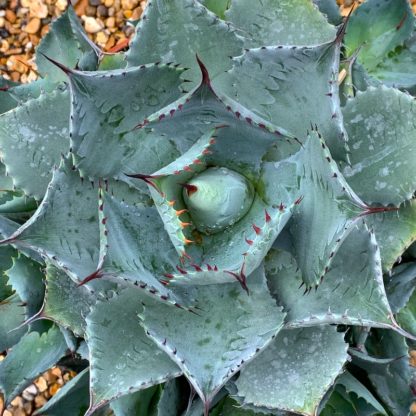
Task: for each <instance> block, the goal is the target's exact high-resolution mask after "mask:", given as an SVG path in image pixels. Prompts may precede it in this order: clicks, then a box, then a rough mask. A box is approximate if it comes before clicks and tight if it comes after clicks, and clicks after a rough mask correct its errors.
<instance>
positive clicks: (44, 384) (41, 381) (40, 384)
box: [35, 377, 48, 393]
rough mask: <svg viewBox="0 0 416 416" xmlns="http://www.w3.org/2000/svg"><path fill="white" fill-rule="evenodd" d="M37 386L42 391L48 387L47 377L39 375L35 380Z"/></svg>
mask: <svg viewBox="0 0 416 416" xmlns="http://www.w3.org/2000/svg"><path fill="white" fill-rule="evenodd" d="M35 386H36V387H37V388H38V390H39V391H40V392H41V393H43V392H44V391H45V390H46V389H47V388H48V383H47V382H46V380H45V377H39V378H38V379H37V380H36V381H35Z"/></svg>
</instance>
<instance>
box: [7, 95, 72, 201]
mask: <svg viewBox="0 0 416 416" xmlns="http://www.w3.org/2000/svg"><path fill="white" fill-rule="evenodd" d="M0 149H1V152H2V161H3V163H4V164H5V166H6V169H7V172H8V174H9V175H10V176H11V177H12V179H13V184H14V185H15V186H16V187H17V188H18V189H21V190H22V191H23V192H24V193H25V194H26V195H29V196H33V197H34V198H35V199H37V200H40V199H42V198H43V196H44V194H45V190H46V188H47V186H48V183H49V182H50V180H51V177H52V170H53V166H54V164H56V163H58V162H59V158H60V156H61V154H66V153H67V152H68V150H69V94H68V91H66V90H63V91H61V90H56V91H54V92H52V93H50V94H49V93H48V94H41V95H40V97H39V98H36V99H31V100H29V101H27V102H25V103H23V104H21V105H19V106H18V107H16V108H14V109H13V110H11V111H9V112H7V113H5V114H3V115H1V116H0Z"/></svg>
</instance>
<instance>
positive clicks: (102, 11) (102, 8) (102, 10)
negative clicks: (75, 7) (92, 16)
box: [97, 4, 108, 17]
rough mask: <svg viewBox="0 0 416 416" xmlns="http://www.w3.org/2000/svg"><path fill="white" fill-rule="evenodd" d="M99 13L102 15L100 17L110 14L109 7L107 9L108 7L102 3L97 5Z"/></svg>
mask: <svg viewBox="0 0 416 416" xmlns="http://www.w3.org/2000/svg"><path fill="white" fill-rule="evenodd" d="M97 15H98V16H100V17H107V16H108V9H107V7H105V6H103V5H102V4H100V5H99V6H98V7H97Z"/></svg>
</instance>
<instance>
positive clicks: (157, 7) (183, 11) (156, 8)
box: [127, 0, 242, 85]
mask: <svg viewBox="0 0 416 416" xmlns="http://www.w3.org/2000/svg"><path fill="white" fill-rule="evenodd" d="M172 34H174V35H173V36H172ZM218 45H221V47H220V48H219V47H218ZM241 52H242V41H241V39H240V37H239V36H237V35H236V31H235V29H234V28H233V27H232V26H231V25H229V24H227V22H224V21H222V20H220V19H219V18H218V17H217V16H216V15H215V14H214V13H212V12H210V11H209V10H207V9H206V8H205V7H204V6H202V5H201V4H200V3H198V2H197V1H196V0H174V1H149V2H148V3H147V6H146V9H145V12H144V14H143V16H142V19H141V21H140V22H139V24H138V25H137V29H136V35H135V37H134V38H133V41H132V42H131V44H130V50H129V52H128V53H127V62H128V64H129V66H138V65H142V64H148V63H151V62H159V61H162V62H163V63H168V62H175V63H177V64H180V65H183V66H185V67H188V68H190V69H191V71H188V72H187V73H186V77H187V78H188V79H190V80H192V81H193V83H194V85H195V84H196V83H197V82H198V80H199V79H200V72H199V69H198V64H197V61H196V55H198V57H199V58H200V59H202V61H203V62H206V64H207V66H208V69H209V71H210V74H211V76H212V78H215V77H216V76H217V75H219V74H221V73H222V72H224V71H226V70H227V69H229V68H230V67H231V62H230V58H229V57H230V56H237V55H240V54H241Z"/></svg>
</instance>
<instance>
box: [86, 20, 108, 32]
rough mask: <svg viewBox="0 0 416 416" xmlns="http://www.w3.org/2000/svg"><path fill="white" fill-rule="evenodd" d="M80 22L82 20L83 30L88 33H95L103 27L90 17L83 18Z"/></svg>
mask: <svg viewBox="0 0 416 416" xmlns="http://www.w3.org/2000/svg"><path fill="white" fill-rule="evenodd" d="M82 20H84V25H85V30H86V31H87V32H88V33H97V32H99V31H100V30H101V29H103V27H104V25H103V24H102V23H101V22H100V21H99V20H97V19H94V18H93V17H91V16H83V17H82Z"/></svg>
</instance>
